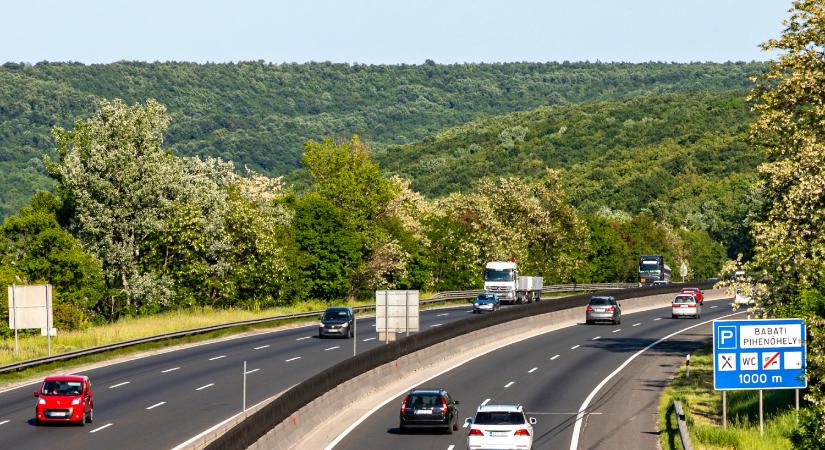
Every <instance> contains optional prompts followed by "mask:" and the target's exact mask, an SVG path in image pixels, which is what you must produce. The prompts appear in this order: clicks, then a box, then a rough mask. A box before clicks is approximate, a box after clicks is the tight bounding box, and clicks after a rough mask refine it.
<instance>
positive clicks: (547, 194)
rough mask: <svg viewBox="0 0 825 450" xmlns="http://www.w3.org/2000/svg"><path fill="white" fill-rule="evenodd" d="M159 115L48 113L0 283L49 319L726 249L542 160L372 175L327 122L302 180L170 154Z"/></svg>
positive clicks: (365, 290)
mask: <svg viewBox="0 0 825 450" xmlns="http://www.w3.org/2000/svg"><path fill="white" fill-rule="evenodd" d="M169 123H170V115H169V114H167V112H166V109H165V108H164V106H162V105H161V104H160V103H158V102H156V101H154V100H149V101H147V102H146V103H143V104H135V105H134V106H127V105H126V104H125V103H124V102H122V101H114V102H102V103H101V104H100V106H99V109H98V110H97V112H95V114H94V115H93V116H92V117H91V118H89V119H86V120H80V121H78V122H77V123H76V124H75V126H74V127H73V128H71V129H62V128H57V129H55V130H54V136H55V143H56V151H55V152H54V153H55V154H56V155H57V156H56V157H54V158H47V160H46V166H47V168H48V170H49V173H50V175H51V177H52V178H53V179H54V180H55V182H56V185H57V189H56V191H55V193H54V194H51V193H48V192H39V193H38V194H37V195H35V196H34V197H33V198H32V199H31V201H30V203H29V204H28V205H27V206H25V207H24V208H22V209H21V210H20V211H19V212H18V213H17V214H15V215H13V216H10V217H8V218H7V219H6V220H5V222H4V224H3V227H2V229H0V284H11V283H13V282H16V283H39V282H50V283H52V284H53V285H55V291H56V307H55V308H56V312H55V318H56V320H55V323H56V325H57V326H58V327H61V328H76V327H83V326H86V325H88V324H90V323H94V322H98V321H107V320H114V319H116V318H118V317H121V316H124V315H132V316H135V315H144V314H152V313H155V312H159V311H163V310H167V309H175V308H188V307H197V306H201V305H209V306H214V307H241V308H250V309H257V308H263V307H268V306H274V305H283V304H289V303H293V302H297V301H301V300H302V299H307V298H318V299H327V300H335V299H342V298H346V297H370V296H371V295H372V291H373V290H374V289H383V288H400V289H404V288H411V289H420V290H423V291H433V290H447V289H466V288H477V287H479V286H480V285H481V278H480V276H481V272H482V267H483V263H484V262H486V261H490V260H496V259H503V258H517V259H518V260H519V261H520V264H521V265H522V266H523V271H524V272H525V273H528V272H529V273H532V274H538V275H543V276H544V277H545V283H547V284H552V283H560V282H573V281H578V282H586V281H594V282H601V281H609V282H613V281H632V280H634V277H635V265H636V261H637V259H638V256H639V254H649V253H661V254H664V255H665V256H666V258H667V259H668V260H669V261H671V264H672V265H674V266H677V265H678V263H680V262H682V261H684V262H685V263H687V264H688V266H689V268H690V270H691V275H690V278H694V279H697V278H704V277H708V276H712V275H715V274H716V272H717V270H718V268H719V265H720V263H721V261H722V260H723V259H724V249H723V247H722V246H721V245H719V244H717V243H714V242H713V241H712V240H711V239H710V237H709V235H708V234H707V233H706V232H704V231H701V230H688V229H687V228H684V227H673V226H671V225H668V224H665V223H660V222H657V221H656V220H654V218H653V217H652V216H651V215H649V214H647V213H640V214H637V215H634V216H630V215H627V216H622V215H616V214H599V213H594V214H582V213H581V212H580V211H578V210H577V209H576V208H575V207H574V206H573V205H571V203H570V201H569V199H568V197H567V194H566V193H565V189H564V187H563V183H562V179H561V176H560V173H559V172H558V171H556V170H552V169H549V170H545V171H544V172H542V173H541V174H540V175H538V176H534V177H516V176H491V177H484V178H480V179H478V180H476V181H475V182H474V183H473V184H472V186H471V187H470V188H469V189H467V190H465V191H464V192H455V193H451V194H449V195H447V196H442V197H437V198H434V199H427V198H425V197H424V196H422V195H421V194H420V193H418V192H416V191H414V190H413V189H411V188H410V183H409V182H408V181H407V180H405V179H403V178H401V177H398V176H390V177H388V176H385V175H382V173H381V171H380V169H379V167H378V165H376V164H375V162H373V161H372V160H371V158H370V153H369V152H368V151H367V148H366V146H365V144H364V142H362V141H361V140H360V139H359V138H358V137H353V138H351V139H349V140H342V141H334V140H329V139H327V140H323V141H310V142H308V143H306V144H305V146H304V152H303V156H302V161H303V164H304V165H305V167H306V170H307V174H308V175H307V176H308V178H309V180H310V186H309V188H308V189H307V190H306V191H305V192H300V193H299V192H296V191H294V190H293V189H291V188H290V187H289V186H287V185H286V184H285V183H284V182H283V180H282V179H280V178H272V177H268V176H265V175H262V174H259V173H255V172H251V171H248V170H239V168H237V167H236V166H235V165H234V164H232V163H231V162H227V161H224V160H221V159H217V158H200V157H187V156H176V155H174V154H173V153H172V152H170V151H169V149H168V148H167V147H166V146H165V145H164V144H163V137H164V135H165V131H166V129H167V127H168V126H169ZM2 295H5V292H3V293H2ZM4 312H5V311H4ZM2 323H3V326H5V323H7V322H2ZM5 332H8V329H5Z"/></svg>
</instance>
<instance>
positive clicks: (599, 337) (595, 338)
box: [591, 336, 602, 341]
mask: <svg viewBox="0 0 825 450" xmlns="http://www.w3.org/2000/svg"><path fill="white" fill-rule="evenodd" d="M601 338H602V337H601V336H596V337H594V338H593V339H591V341H595V340H597V339H601Z"/></svg>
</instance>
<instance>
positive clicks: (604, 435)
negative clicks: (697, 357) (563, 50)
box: [335, 299, 736, 450]
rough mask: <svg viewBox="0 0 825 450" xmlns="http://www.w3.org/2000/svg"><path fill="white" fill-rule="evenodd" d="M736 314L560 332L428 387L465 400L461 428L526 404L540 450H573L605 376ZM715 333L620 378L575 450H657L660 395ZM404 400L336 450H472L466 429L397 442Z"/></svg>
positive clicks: (600, 396)
mask: <svg viewBox="0 0 825 450" xmlns="http://www.w3.org/2000/svg"><path fill="white" fill-rule="evenodd" d="M729 305H730V299H727V300H717V301H706V302H705V305H704V310H703V311H702V317H701V319H699V320H695V319H672V318H671V316H670V308H669V307H668V308H660V309H655V310H650V311H646V312H640V313H635V314H628V315H625V316H624V317H623V319H622V323H621V324H620V325H584V324H581V325H576V326H573V327H568V328H563V329H560V330H556V331H553V332H550V333H546V334H543V335H540V336H536V337H534V338H531V339H527V340H524V341H521V342H518V343H516V344H513V345H510V346H507V347H504V348H502V349H499V350H497V351H494V352H491V353H489V354H486V355H483V356H481V357H479V358H477V359H474V360H472V361H470V362H468V363H466V364H464V365H462V366H460V367H458V368H456V369H454V370H452V371H450V372H447V373H445V374H443V375H440V376H438V377H436V378H434V379H433V380H431V381H429V382H427V383H425V384H424V385H423V386H421V387H443V388H446V389H447V391H448V392H450V395H452V396H453V398H455V399H457V400H459V401H460V402H461V404H460V405H459V410H460V412H459V423H460V424H463V422H464V419H465V418H466V417H471V416H473V415H474V413H475V409H476V408H477V407H478V405H480V404H482V403H489V404H495V403H520V404H522V405H524V408H525V411H527V415H528V416H532V417H535V418H536V419H537V420H538V423H537V424H536V425H535V426H534V444H533V448H534V449H551V448H552V449H568V448H571V440H573V439H572V438H573V433H574V428H575V423H576V418H577V416H579V414H578V412H579V411H580V408H581V407H582V405H583V402H584V401H585V399H586V398H588V396H590V395H591V393H592V392H593V391H594V388H596V386H598V385H599V384H600V383H602V381H603V380H605V378H606V377H607V376H608V375H610V374H611V373H612V372H614V371H615V370H616V369H617V368H618V367H619V366H621V365H622V364H623V363H624V362H625V361H627V360H628V359H629V358H630V357H631V356H633V355H634V354H636V353H637V352H639V351H640V350H642V349H644V348H645V347H647V346H649V345H650V344H652V343H654V342H656V341H658V340H660V339H661V338H664V337H666V336H668V335H671V334H672V333H675V332H677V331H679V330H682V329H685V328H687V327H690V326H692V325H696V324H699V323H702V322H705V321H708V320H711V319H715V318H719V317H721V316H724V315H729V314H731V310H730V306H729ZM583 318H584V311H582V319H583ZM734 318H736V316H734ZM711 332H712V323H707V324H704V325H700V326H698V327H695V328H693V329H691V330H687V331H684V332H682V333H679V334H677V335H675V336H672V337H671V338H669V339H667V340H665V341H663V342H662V343H660V344H657V345H656V346H654V347H652V348H650V349H649V350H646V351H645V352H643V353H642V354H640V355H639V356H638V357H636V358H635V359H634V360H633V361H631V362H630V363H629V364H628V365H627V366H626V367H624V368H623V369H622V370H621V371H619V372H618V373H617V374H616V375H615V376H614V377H613V378H612V379H611V380H610V381H609V382H607V383H605V384H604V385H603V387H602V389H600V390H599V391H598V393H596V394H595V395H594V396H592V401H591V402H590V403H589V405H588V407H587V408H586V409H584V410H583V411H584V414H582V415H580V417H581V423H580V428H581V430H580V438H579V439H576V440H575V443H574V447H573V448H577V447H578V448H587V449H590V448H611V449H613V448H627V449H643V448H649V449H655V448H656V440H657V436H656V432H655V427H656V425H655V419H656V415H655V411H656V405H657V404H658V395H659V393H660V392H661V389H662V388H663V387H664V386H665V385H666V384H667V380H668V379H669V377H670V376H671V375H672V374H673V373H674V372H675V370H676V369H677V367H678V363H679V362H681V361H682V360H683V359H684V357H685V355H686V353H688V352H690V351H692V350H693V349H695V348H696V347H698V346H699V345H700V343H701V342H702V341H703V340H706V339H708V338H709V337H710V335H711ZM401 400H402V397H398V398H394V399H392V400H391V401H389V403H387V404H386V405H384V406H383V407H381V408H380V409H378V410H377V411H376V412H375V413H374V414H372V415H371V416H369V417H367V418H366V419H365V420H364V421H363V422H362V423H361V424H360V425H358V426H357V427H356V428H355V429H354V430H353V431H352V432H351V433H350V434H349V435H347V436H346V437H345V438H344V439H343V440H341V442H339V443H338V445H337V446H335V449H336V450H350V449H351V450H356V449H371V448H376V449H378V448H381V449H393V450H402V449H415V450H427V449H437V450H453V449H464V448H466V446H467V440H466V436H467V429H466V428H461V429H459V431H457V432H455V433H454V434H452V435H447V434H441V433H439V432H438V431H437V430H433V431H429V430H421V431H413V432H411V433H410V434H404V435H401V434H399V433H398V414H399V408H400V404H401Z"/></svg>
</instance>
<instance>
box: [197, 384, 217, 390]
mask: <svg viewBox="0 0 825 450" xmlns="http://www.w3.org/2000/svg"><path fill="white" fill-rule="evenodd" d="M214 385H215V383H209V384H206V385H203V386H201V387H199V388H197V389H195V390H196V391H202V390H204V389H206V388H210V387H212V386H214Z"/></svg>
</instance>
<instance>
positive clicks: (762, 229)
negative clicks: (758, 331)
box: [751, 0, 825, 449]
mask: <svg viewBox="0 0 825 450" xmlns="http://www.w3.org/2000/svg"><path fill="white" fill-rule="evenodd" d="M785 25H786V28H785V31H784V33H783V34H782V35H781V36H780V37H779V38H778V39H771V40H769V41H767V42H766V43H765V44H763V48H764V49H765V50H771V51H778V52H779V57H778V59H777V60H776V61H773V62H772V63H771V64H770V65H769V68H768V71H767V72H766V73H765V74H764V76H762V77H760V78H759V79H758V85H757V87H756V88H755V89H754V92H753V94H752V98H753V100H754V102H755V103H754V109H755V110H756V111H757V112H758V113H759V117H758V119H757V121H756V122H755V123H754V125H753V127H752V129H751V136H752V141H753V143H754V144H755V145H758V146H760V147H761V148H762V149H763V150H764V151H765V153H766V155H767V160H768V162H766V163H765V164H763V165H762V166H760V168H759V172H760V175H761V183H760V185H759V192H760V193H761V194H762V196H763V198H764V203H763V208H762V210H761V211H760V212H759V214H758V217H757V219H756V221H755V222H754V224H753V236H754V241H755V244H756V245H755V257H754V265H755V267H757V268H758V271H759V273H758V278H760V279H761V283H760V287H761V289H758V290H757V295H756V297H757V300H758V303H759V305H760V306H761V307H763V308H764V311H765V315H766V316H768V317H793V316H802V317H805V318H806V320H807V323H808V330H809V333H810V337H809V340H808V367H807V373H808V389H807V390H806V395H805V398H806V400H807V401H808V403H809V407H808V408H807V413H806V414H804V415H803V420H802V421H801V428H800V431H799V432H798V433H797V434H796V435H795V436H794V438H793V441H794V444H795V446H796V448H806V449H812V448H823V445H825V444H823V442H825V335H824V334H823V330H825V317H824V316H823V314H822V311H823V310H824V309H825V307H823V305H825V295H823V294H825V277H824V276H823V275H825V231H823V230H825V185H823V180H825V164H823V161H825V131H823V130H825V128H823V123H825V106H823V105H825V60H824V59H823V57H822V55H823V53H825V2H823V1H822V0H799V1H796V2H794V8H793V9H792V10H791V17H790V19H788V20H787V21H786V22H785Z"/></svg>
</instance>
